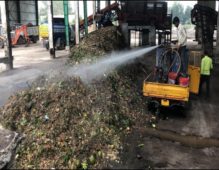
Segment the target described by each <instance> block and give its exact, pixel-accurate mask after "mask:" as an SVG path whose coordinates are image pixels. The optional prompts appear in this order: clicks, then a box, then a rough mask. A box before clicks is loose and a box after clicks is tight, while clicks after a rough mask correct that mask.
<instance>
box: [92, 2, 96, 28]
mask: <svg viewBox="0 0 219 170" xmlns="http://www.w3.org/2000/svg"><path fill="white" fill-rule="evenodd" d="M95 15H96V1H93V30H96V29H97V24H96V20H95Z"/></svg>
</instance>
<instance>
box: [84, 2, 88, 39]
mask: <svg viewBox="0 0 219 170" xmlns="http://www.w3.org/2000/svg"><path fill="white" fill-rule="evenodd" d="M84 29H85V35H86V36H87V35H88V20H87V0H84Z"/></svg>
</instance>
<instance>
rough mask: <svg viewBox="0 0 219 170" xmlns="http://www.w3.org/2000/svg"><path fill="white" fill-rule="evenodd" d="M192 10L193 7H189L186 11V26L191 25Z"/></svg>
mask: <svg viewBox="0 0 219 170" xmlns="http://www.w3.org/2000/svg"><path fill="white" fill-rule="evenodd" d="M191 10H192V7H190V6H187V7H186V9H185V12H184V16H183V17H184V19H183V20H184V23H185V24H191Z"/></svg>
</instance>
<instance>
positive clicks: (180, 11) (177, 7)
mask: <svg viewBox="0 0 219 170" xmlns="http://www.w3.org/2000/svg"><path fill="white" fill-rule="evenodd" d="M171 11H172V15H173V17H175V16H177V17H179V19H180V21H181V23H184V20H183V16H184V8H183V6H182V4H180V3H179V2H174V3H173V6H172V8H171Z"/></svg>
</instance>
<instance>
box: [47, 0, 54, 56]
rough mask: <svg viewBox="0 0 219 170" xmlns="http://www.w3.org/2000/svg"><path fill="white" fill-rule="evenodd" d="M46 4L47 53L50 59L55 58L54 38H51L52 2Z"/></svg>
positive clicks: (50, 0)
mask: <svg viewBox="0 0 219 170" xmlns="http://www.w3.org/2000/svg"><path fill="white" fill-rule="evenodd" d="M47 3H48V28H49V52H50V56H51V58H55V47H54V36H53V33H54V32H53V3H52V0H49V1H47Z"/></svg>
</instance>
